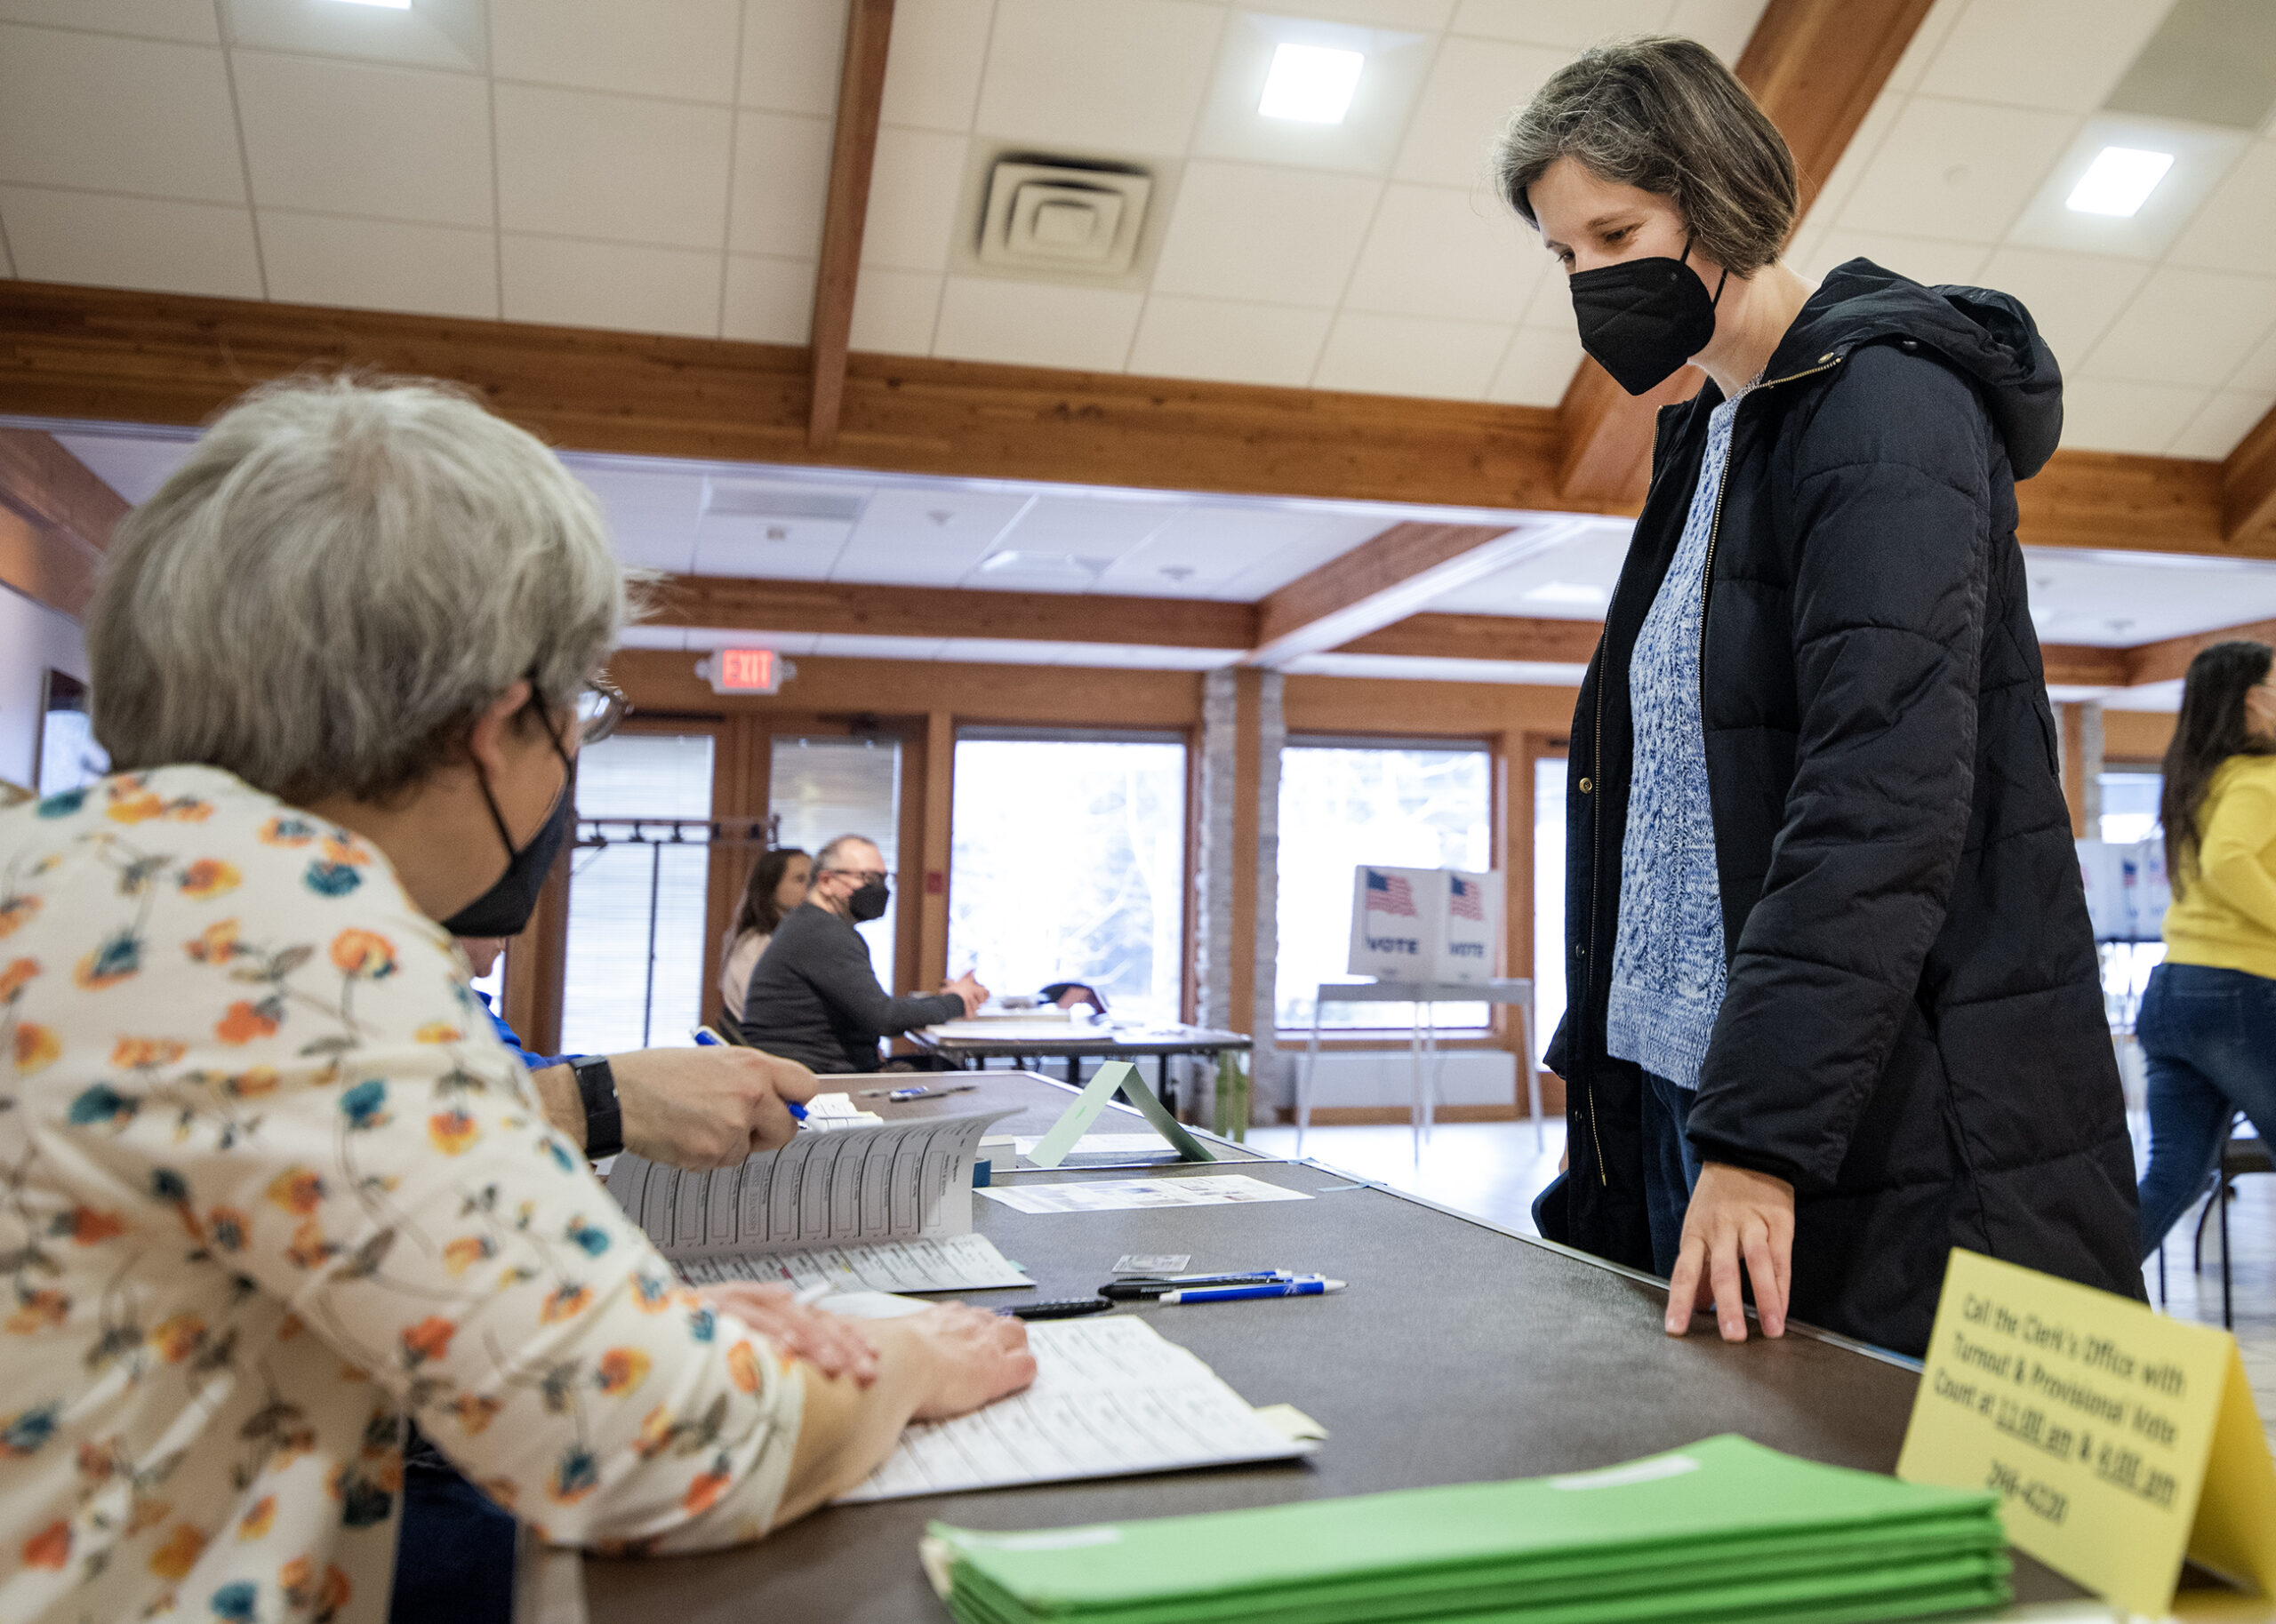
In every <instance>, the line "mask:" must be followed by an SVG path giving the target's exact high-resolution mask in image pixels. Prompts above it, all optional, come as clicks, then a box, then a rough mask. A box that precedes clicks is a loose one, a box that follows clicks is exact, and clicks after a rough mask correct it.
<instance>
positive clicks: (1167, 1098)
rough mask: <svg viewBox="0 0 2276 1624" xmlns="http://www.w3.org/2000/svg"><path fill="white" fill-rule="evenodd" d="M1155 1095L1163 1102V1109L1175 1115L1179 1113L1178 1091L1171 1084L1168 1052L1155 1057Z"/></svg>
mask: <svg viewBox="0 0 2276 1624" xmlns="http://www.w3.org/2000/svg"><path fill="white" fill-rule="evenodd" d="M1154 1097H1155V1098H1156V1099H1157V1100H1160V1101H1161V1102H1162V1109H1164V1110H1166V1111H1167V1112H1168V1113H1169V1114H1170V1115H1171V1116H1176V1115H1177V1091H1176V1090H1175V1089H1174V1088H1172V1087H1171V1086H1170V1057H1169V1056H1168V1055H1166V1054H1158V1055H1156V1056H1155V1057H1154Z"/></svg>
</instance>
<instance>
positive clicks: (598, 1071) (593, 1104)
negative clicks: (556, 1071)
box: [569, 1054, 624, 1161]
mask: <svg viewBox="0 0 2276 1624" xmlns="http://www.w3.org/2000/svg"><path fill="white" fill-rule="evenodd" d="M569 1070H570V1074H571V1075H572V1076H574V1077H575V1078H576V1079H577V1094H578V1097H579V1098H580V1099H581V1100H583V1101H584V1103H585V1155H586V1156H589V1157H590V1158H591V1159H592V1160H594V1161H598V1160H600V1158H601V1157H603V1156H614V1155H615V1154H616V1153H617V1152H618V1151H620V1150H621V1149H623V1148H624V1108H623V1106H622V1105H621V1104H620V1103H619V1102H618V1100H617V1098H616V1073H615V1072H614V1071H613V1070H612V1069H610V1067H609V1063H608V1057H607V1056H606V1055H605V1054H580V1055H576V1056H573V1057H572V1058H571V1060H570V1061H569Z"/></svg>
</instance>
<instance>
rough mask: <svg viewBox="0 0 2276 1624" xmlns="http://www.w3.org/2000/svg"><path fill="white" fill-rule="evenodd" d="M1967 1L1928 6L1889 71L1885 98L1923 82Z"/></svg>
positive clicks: (1944, 0) (1939, 1) (1942, 1)
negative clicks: (1893, 66)
mask: <svg viewBox="0 0 2276 1624" xmlns="http://www.w3.org/2000/svg"><path fill="white" fill-rule="evenodd" d="M1968 4H1969V0H1936V3H1935V4H1934V5H1932V6H1930V7H1929V8H1928V14H1927V16H1926V17H1923V18H1922V19H1921V20H1920V26H1919V28H1915V29H1913V31H1912V37H1911V39H1909V40H1907V41H1906V42H1905V45H1904V54H1903V55H1902V56H1900V57H1898V58H1897V59H1896V66H1895V68H1892V69H1890V71H1889V76H1888V84H1887V87H1886V89H1885V90H1884V91H1883V92H1882V95H1883V97H1884V99H1886V98H1887V95H1888V93H1889V92H1896V93H1897V94H1898V95H1899V96H1902V95H1904V94H1907V93H1909V92H1911V91H1912V90H1913V88H1914V87H1915V86H1917V85H1918V84H1919V83H1920V76H1921V75H1923V74H1925V73H1927V71H1928V67H1929V64H1930V63H1932V62H1934V61H1935V60H1936V53H1937V52H1939V51H1941V50H1943V44H1944V39H1945V36H1948V35H1949V34H1951V31H1952V28H1953V27H1954V25H1955V24H1957V23H1958V22H1959V18H1960V13H1961V12H1965V11H1966V10H1967V8H1968Z"/></svg>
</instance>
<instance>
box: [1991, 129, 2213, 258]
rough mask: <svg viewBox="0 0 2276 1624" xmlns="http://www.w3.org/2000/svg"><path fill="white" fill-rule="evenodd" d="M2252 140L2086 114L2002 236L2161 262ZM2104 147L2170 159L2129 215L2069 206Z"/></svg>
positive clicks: (2033, 244)
mask: <svg viewBox="0 0 2276 1624" xmlns="http://www.w3.org/2000/svg"><path fill="white" fill-rule="evenodd" d="M2252 145H2253V140H2252V137H2251V136H2249V135H2248V134H2247V133H2246V132H2243V131H2241V130H2223V129H2219V128H2216V126H2214V125H2211V124H2184V123H2182V122H2181V121H2179V120H2176V119H2170V118H2144V117H2142V116H2139V115H2136V114H2132V113H2095V114H2092V115H2090V116H2088V117H2087V118H2086V119H2085V120H2084V121H2082V122H2081V123H2080V125H2079V128H2078V129H2077V130H2076V131H2075V132H2072V137H2071V139H2070V140H2069V141H2068V142H2066V143H2065V144H2064V151H2063V154H2062V156H2060V157H2059V158H2057V159H2056V162H2055V164H2054V166H2053V167H2052V168H2051V169H2049V170H2048V173H2047V176H2046V179H2045V180H2042V181H2041V182H2040V186H2039V188H2038V189H2037V190H2036V192H2035V193H2034V194H2033V196H2032V199H2031V202H2030V204H2028V205H2027V206H2026V207H2025V208H2024V212H2023V214H2022V217H2021V218H2019V219H2018V220H2016V222H2015V225H2014V226H2013V227H2012V228H2010V229H2009V230H2008V241H2009V242H2011V243H2014V244H2016V245H2017V246H2019V247H2027V248H2052V249H2056V250H2057V251H2061V252H2072V253H2099V254H2115V255H2118V256H2120V257H2121V258H2124V259H2129V260H2156V259H2161V258H2162V257H2163V256H2164V255H2165V253H2166V252H2167V250H2168V249H2170V248H2171V247H2172V246H2173V244H2174V241H2175V239H2176V238H2177V237H2179V236H2181V234H2182V231H2183V230H2184V228H2186V227H2187V226H2188V224H2189V222H2190V220H2192V219H2193V218H2194V217H2195V216H2196V214H2197V213H2198V212H2199V211H2200V209H2201V208H2202V207H2203V206H2204V204H2205V203H2206V201H2207V200H2208V198H2210V197H2211V196H2212V195H2213V193H2214V192H2215V191H2216V189H2218V188H2219V187H2220V185H2221V183H2222V182H2223V181H2224V180H2226V179H2227V178H2228V175H2229V172H2230V171H2231V170H2232V169H2234V168H2235V167H2236V165H2237V163H2238V161H2239V160H2240V159H2241V158H2242V157H2243V156H2244V155H2245V153H2246V152H2247V150H2248V149H2249V148H2251V146H2252ZM2112 147H2124V148H2134V149H2137V150H2138V149H2142V148H2147V149H2149V150H2151V151H2154V152H2162V153H2164V154H2166V155H2167V156H2169V157H2171V158H2172V159H2173V164H2172V166H2171V167H2170V168H2169V169H2168V171H2167V172H2166V175H2165V178H2164V179H2163V180H2160V181H2159V182H2158V184H2157V185H2156V186H2155V187H2154V188H2152V190H2151V192H2150V195H2149V196H2148V197H2147V198H2146V199H2144V202H2143V204H2142V205H2141V206H2140V207H2139V208H2137V209H2136V210H2135V211H2134V212H2133V213H2131V214H2128V215H2112V214H2088V213H2084V212H2080V210H2077V209H2074V208H2072V207H2071V206H2070V201H2071V194H2072V191H2073V190H2075V189H2076V188H2077V187H2078V185H2079V182H2080V180H2083V179H2085V177H2086V174H2087V172H2088V169H2089V168H2090V167H2091V166H2092V165H2093V164H2094V163H2095V161H2096V159H2097V158H2099V157H2100V156H2102V154H2103V153H2104V151H2106V150H2108V149H2109V148H2112Z"/></svg>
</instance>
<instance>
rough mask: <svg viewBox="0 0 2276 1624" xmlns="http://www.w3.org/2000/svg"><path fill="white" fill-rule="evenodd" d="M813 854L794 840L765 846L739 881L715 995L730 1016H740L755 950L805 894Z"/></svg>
mask: <svg viewBox="0 0 2276 1624" xmlns="http://www.w3.org/2000/svg"><path fill="white" fill-rule="evenodd" d="M813 868H814V860H813V858H811V857H808V856H807V855H806V854H805V852H801V851H800V850H798V848H797V847H796V846H777V847H775V848H774V849H773V851H771V852H761V853H760V854H759V859H758V860H757V862H756V863H753V864H752V865H751V870H750V878H749V881H747V882H746V883H745V884H744V885H743V902H742V906H741V908H737V909H736V910H735V923H734V924H733V926H732V927H730V928H729V930H728V932H727V950H726V951H725V953H723V954H721V955H720V956H719V996H720V998H721V999H722V1000H723V1001H724V1002H725V1004H726V1006H727V1014H728V1017H729V1018H730V1019H731V1020H736V1021H741V1020H742V1018H743V995H744V994H745V993H748V992H749V990H750V972H752V971H753V970H754V969H756V968H757V964H758V956H759V955H760V954H762V953H764V952H765V951H766V944H767V943H768V942H770V941H773V940H774V927H775V926H776V925H778V924H781V923H782V916H783V915H785V914H787V913H789V911H790V910H791V909H792V908H796V907H797V906H798V904H799V903H801V902H803V901H805V900H806V882H807V880H809V879H810V878H812V877H813Z"/></svg>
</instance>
